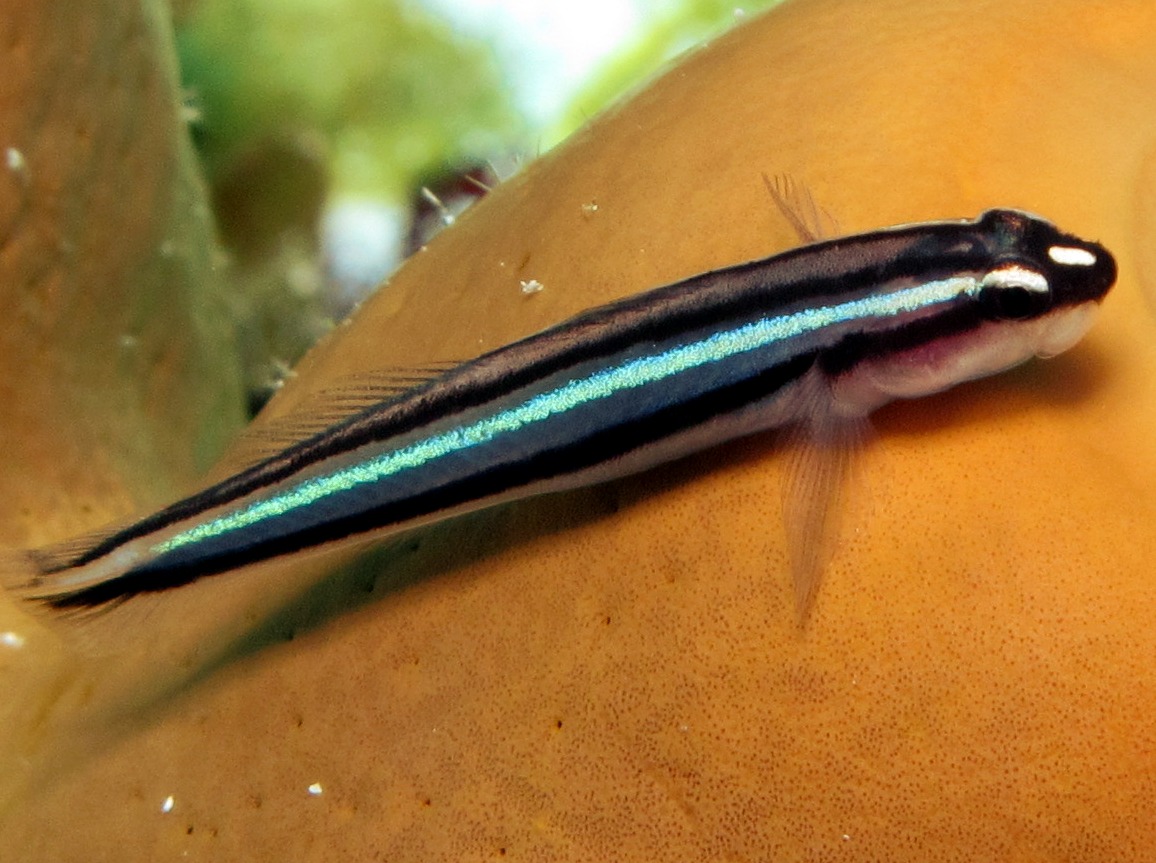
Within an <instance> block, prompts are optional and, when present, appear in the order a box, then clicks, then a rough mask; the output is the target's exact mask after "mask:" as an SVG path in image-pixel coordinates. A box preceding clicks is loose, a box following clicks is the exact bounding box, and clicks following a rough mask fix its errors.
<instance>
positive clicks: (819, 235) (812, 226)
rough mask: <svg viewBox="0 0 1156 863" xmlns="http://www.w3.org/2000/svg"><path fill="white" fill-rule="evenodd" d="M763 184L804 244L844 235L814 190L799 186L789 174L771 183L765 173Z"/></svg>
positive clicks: (800, 184)
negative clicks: (817, 200)
mask: <svg viewBox="0 0 1156 863" xmlns="http://www.w3.org/2000/svg"><path fill="white" fill-rule="evenodd" d="M763 183H764V184H765V185H766V187H767V191H768V192H769V193H770V195H771V199H772V200H773V201H774V202H775V206H777V207H778V208H779V212H780V213H782V214H783V218H785V219H786V220H787V222H788V223H789V224H790V226H791V228H792V229H793V230H794V232H795V234H796V235H797V236H798V237H799V242H801V243H804V244H806V243H814V242H816V241H818V240H828V239H831V238H832V237H837V236H839V234H840V233H841V232H840V230H839V224H838V223H837V222H836V221H835V219H834V217H833V216H832V215H831V214H830V213H828V212H827V211H826V210H824V209H823V208H822V207H820V206H819V205H818V204H816V203H815V198H814V197H813V196H812V195H811V190H810V189H808V188H807V187H806V186H805V185H803V184H802V183H796V182H795V181H794V179H792V178H791V176H790V175H789V174H776V175H775V177H774V179H773V180H772V179H771V178H770V177H768V176H767V175H766V174H763Z"/></svg>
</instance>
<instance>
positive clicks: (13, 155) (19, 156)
mask: <svg viewBox="0 0 1156 863" xmlns="http://www.w3.org/2000/svg"><path fill="white" fill-rule="evenodd" d="M4 164H6V165H7V166H8V170H9V171H12V172H13V173H17V174H22V173H24V171H25V170H27V168H28V162H27V161H26V160H25V158H24V154H23V153H21V152H20V151H19V150H17V149H16V148H15V147H9V148H8V149H6V150H5V151H4Z"/></svg>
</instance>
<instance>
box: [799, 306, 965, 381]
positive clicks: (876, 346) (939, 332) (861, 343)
mask: <svg viewBox="0 0 1156 863" xmlns="http://www.w3.org/2000/svg"><path fill="white" fill-rule="evenodd" d="M982 324H983V319H982V317H981V316H980V314H979V312H978V311H977V309H976V308H975V305H974V304H971V303H968V304H960V305H958V306H955V307H954V308H950V309H945V310H943V311H940V312H938V313H936V314H935V315H932V316H930V317H925V318H919V319H917V320H914V321H902V320H897V321H896V323H895V325H894V326H891V327H886V328H878V329H872V330H868V331H864V332H855V333H850V334H848V335H847V336H844V337H843V338H842V339H841V340H840V341H839V343H838V344H836V345H835V346H834V347H831V348H828V349H827V350H825V351H823V353H822V355H821V356H820V357H819V366H820V368H822V370H823V371H824V372H825V373H827V374H828V375H831V376H832V377H834V376H837V375H841V374H844V373H846V372H849V371H851V369H853V368H855V367H856V366H857V365H859V364H860V363H862V362H863V361H865V360H870V359H874V358H876V357H881V356H885V355H894V354H897V353H900V352H902V351H907V350H911V349H913V348H918V347H921V346H922V345H928V344H931V343H932V342H934V341H937V340H939V339H944V338H949V337H951V336H959V335H963V334H964V333H968V332H972V331H974V330H977V329H978V328H979V327H980V326H981V325H982Z"/></svg>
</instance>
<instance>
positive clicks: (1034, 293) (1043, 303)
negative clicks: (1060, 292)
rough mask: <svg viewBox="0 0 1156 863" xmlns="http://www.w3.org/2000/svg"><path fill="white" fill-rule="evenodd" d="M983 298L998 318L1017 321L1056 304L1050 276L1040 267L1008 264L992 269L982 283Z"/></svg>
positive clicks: (995, 317)
mask: <svg viewBox="0 0 1156 863" xmlns="http://www.w3.org/2000/svg"><path fill="white" fill-rule="evenodd" d="M979 301H980V304H981V305H982V306H983V308H984V310H985V311H986V312H987V314H988V315H989V316H991V317H992V318H994V319H995V320H1001V321H1008V320H1011V321H1017V320H1023V319H1025V318H1031V317H1035V316H1036V315H1040V314H1043V313H1044V312H1046V311H1047V310H1048V309H1049V308H1051V305H1052V289H1051V285H1049V284H1048V280H1047V278H1046V277H1045V276H1044V275H1043V274H1042V273H1040V272H1038V271H1036V270H1031V269H1028V268H1027V267H1022V266H1018V265H1007V266H1003V267H999V268H997V269H994V270H991V271H990V272H988V273H987V274H986V275H985V276H984V277H983V279H982V280H981V281H980V284H979Z"/></svg>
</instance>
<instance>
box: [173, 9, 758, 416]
mask: <svg viewBox="0 0 1156 863" xmlns="http://www.w3.org/2000/svg"><path fill="white" fill-rule="evenodd" d="M773 2H776V0H755V2H748V3H744V4H743V6H742V7H741V8H736V6H735V4H734V2H723V0H584V2H583V3H580V4H574V3H571V2H569V0H172V4H173V17H174V23H175V25H176V34H177V48H178V53H179V57H180V62H181V69H182V79H183V86H184V91H185V94H186V97H185V112H186V117H187V119H188V121H189V125H190V131H191V134H192V137H193V140H194V143H195V145H196V147H197V149H198V151H199V153H200V157H201V160H202V163H203V165H204V171H205V176H206V179H207V182H208V185H209V189H210V193H211V196H212V200H213V206H214V211H215V215H216V221H217V225H218V230H219V236H220V241H221V246H222V264H223V268H224V270H225V273H226V278H227V280H228V282H229V284H230V294H231V296H232V297H233V304H234V313H235V317H236V322H237V326H238V328H239V330H240V343H241V344H242V345H243V346H244V350H245V354H246V355H245V357H244V361H245V364H246V376H247V380H248V386H249V390H250V392H251V398H250V403H251V408H252V409H253V410H256V409H257V408H259V407H260V405H261V404H262V403H263V401H264V400H265V399H266V398H267V397H268V396H269V395H270V394H271V392H272V391H273V390H274V389H275V388H276V387H277V386H278V385H279V384H280V381H281V380H282V379H283V377H284V376H285V374H287V372H288V369H289V368H290V367H291V366H292V364H293V363H294V362H296V360H297V359H298V358H299V357H300V356H301V354H302V353H303V352H304V351H305V350H306V349H307V348H308V347H309V346H310V345H311V344H312V343H313V342H314V341H316V339H317V338H318V337H320V336H321V335H322V334H323V333H324V332H325V331H326V330H327V329H328V328H329V327H331V326H332V325H333V324H334V322H335V321H336V320H339V319H340V318H341V317H342V316H343V315H345V314H346V313H347V312H348V311H349V309H350V308H351V307H352V306H353V305H355V304H356V302H358V301H359V300H360V299H361V298H362V297H363V296H364V295H365V294H366V293H367V292H368V291H370V290H372V288H373V287H374V286H375V285H376V284H377V283H378V282H380V281H381V279H382V278H383V277H384V276H386V275H388V273H389V272H390V271H392V269H393V268H394V267H395V266H396V265H397V264H398V263H399V262H400V261H401V260H403V259H404V257H405V256H406V255H407V254H408V253H409V252H411V251H413V250H414V249H416V248H418V247H420V245H421V244H422V243H424V242H425V241H426V240H428V239H429V237H430V236H432V234H433V233H434V232H436V230H437V229H439V228H440V227H441V226H443V225H444V224H446V223H448V222H449V221H450V220H452V214H453V213H454V212H455V211H457V210H459V209H461V208H463V207H464V206H466V205H468V203H469V202H471V201H472V200H474V199H476V198H477V197H479V196H480V195H481V194H484V191H485V189H486V188H489V187H491V186H492V185H493V184H494V183H496V182H499V181H500V180H501V179H502V178H503V177H505V176H508V174H509V173H511V172H512V171H514V170H516V167H517V165H518V164H519V163H521V162H522V161H524V160H526V159H527V158H532V157H533V156H534V155H536V154H538V153H540V152H543V151H544V150H546V149H549V148H550V147H552V146H554V145H555V144H556V143H558V142H559V141H561V140H563V139H564V138H565V137H566V136H567V135H568V134H569V133H570V132H572V131H573V130H574V129H575V128H577V127H578V126H580V125H582V123H584V122H585V121H586V119H587V118H589V117H591V116H593V115H594V114H596V113H598V112H599V111H600V110H601V109H602V108H604V107H605V106H606V105H607V104H608V103H609V102H611V101H613V100H614V99H616V98H618V97H619V96H621V94H622V93H623V92H625V91H628V90H630V89H632V88H634V87H636V86H638V85H639V84H640V83H642V82H644V81H645V80H646V79H648V78H649V77H650V76H652V75H653V74H655V73H656V71H658V70H659V69H661V68H662V67H663V66H664V65H665V64H667V63H668V62H669V61H670V60H671V59H672V58H673V57H675V56H676V55H678V54H679V53H681V52H683V51H684V50H686V49H688V48H690V47H692V46H694V45H696V44H698V43H700V42H702V41H703V40H706V39H709V38H710V37H712V36H713V35H715V34H717V33H719V32H721V31H722V30H724V29H726V28H728V27H730V26H733V25H734V24H735V23H736V21H738V20H741V19H742V18H744V17H746V16H748V15H751V14H754V13H756V12H757V11H760V10H761V9H763V8H766V7H767V6H770V5H772V3H773Z"/></svg>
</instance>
